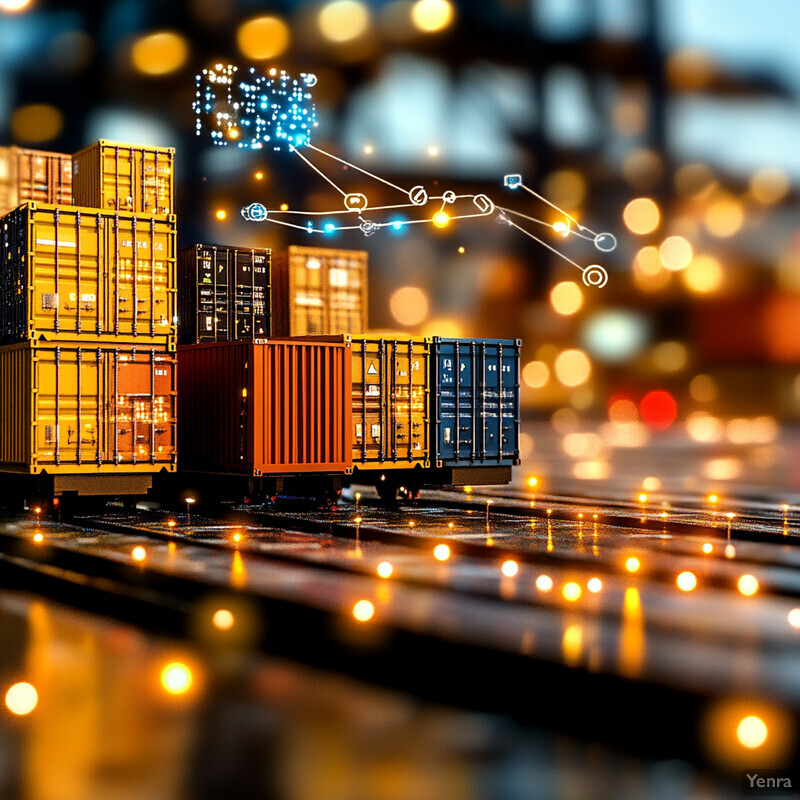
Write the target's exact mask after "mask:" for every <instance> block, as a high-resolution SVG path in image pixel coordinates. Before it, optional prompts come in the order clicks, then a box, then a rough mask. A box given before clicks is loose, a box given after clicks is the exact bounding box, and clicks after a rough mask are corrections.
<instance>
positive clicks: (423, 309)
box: [389, 286, 428, 326]
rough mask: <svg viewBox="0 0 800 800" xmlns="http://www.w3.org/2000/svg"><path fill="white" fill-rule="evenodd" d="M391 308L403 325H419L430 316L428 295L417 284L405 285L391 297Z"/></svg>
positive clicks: (394, 315) (393, 314) (396, 318)
mask: <svg viewBox="0 0 800 800" xmlns="http://www.w3.org/2000/svg"><path fill="white" fill-rule="evenodd" d="M389 310H390V311H391V312H392V316H393V317H394V318H395V320H397V322H399V323H400V324H401V325H409V326H410V325H419V323H420V322H422V321H423V320H424V319H425V318H426V317H427V316H428V297H427V295H426V294H425V292H423V291H422V289H419V288H418V287H416V286H403V287H401V288H400V289H397V290H395V291H394V292H393V293H392V295H391V297H390V298H389Z"/></svg>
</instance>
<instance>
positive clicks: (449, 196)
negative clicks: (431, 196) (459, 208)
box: [442, 191, 456, 203]
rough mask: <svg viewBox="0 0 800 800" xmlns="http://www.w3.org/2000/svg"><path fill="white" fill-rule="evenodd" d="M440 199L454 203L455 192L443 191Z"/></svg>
mask: <svg viewBox="0 0 800 800" xmlns="http://www.w3.org/2000/svg"><path fill="white" fill-rule="evenodd" d="M442 200H444V202H445V203H455V201H456V193H455V192H449V191H448V192H445V193H444V194H443V195H442Z"/></svg>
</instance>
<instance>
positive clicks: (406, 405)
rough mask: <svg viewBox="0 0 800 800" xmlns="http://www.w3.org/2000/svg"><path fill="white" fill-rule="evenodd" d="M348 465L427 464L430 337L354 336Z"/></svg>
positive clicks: (387, 466) (383, 466)
mask: <svg viewBox="0 0 800 800" xmlns="http://www.w3.org/2000/svg"><path fill="white" fill-rule="evenodd" d="M352 348H353V462H354V463H355V465H356V466H357V467H358V468H359V469H360V470H363V469H400V468H408V467H414V466H417V465H419V466H422V467H428V466H430V457H431V456H430V413H429V408H430V403H429V396H430V369H429V366H430V352H431V340H430V339H413V338H408V339H387V338H381V337H373V336H364V337H353V340H352Z"/></svg>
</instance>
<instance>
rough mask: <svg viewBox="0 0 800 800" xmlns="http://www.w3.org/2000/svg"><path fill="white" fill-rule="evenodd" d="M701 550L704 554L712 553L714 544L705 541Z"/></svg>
mask: <svg viewBox="0 0 800 800" xmlns="http://www.w3.org/2000/svg"><path fill="white" fill-rule="evenodd" d="M703 552H704V553H705V554H706V555H708V554H709V553H713V552H714V545H713V544H711V542H706V543H705V544H704V545H703Z"/></svg>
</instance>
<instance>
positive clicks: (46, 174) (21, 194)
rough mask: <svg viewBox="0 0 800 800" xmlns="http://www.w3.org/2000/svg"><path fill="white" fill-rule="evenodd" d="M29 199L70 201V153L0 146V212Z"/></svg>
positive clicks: (7, 210)
mask: <svg viewBox="0 0 800 800" xmlns="http://www.w3.org/2000/svg"><path fill="white" fill-rule="evenodd" d="M29 200H32V201H34V202H37V203H67V204H69V203H72V156H70V155H67V154H66V153H46V152H44V151H42V150H26V149H25V148H23V147H0V214H7V213H8V212H9V211H13V210H14V209H15V208H16V207H17V206H19V205H22V204H23V203H26V202H27V201H29Z"/></svg>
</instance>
